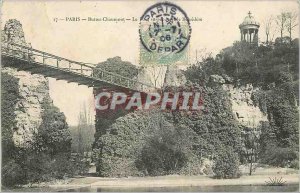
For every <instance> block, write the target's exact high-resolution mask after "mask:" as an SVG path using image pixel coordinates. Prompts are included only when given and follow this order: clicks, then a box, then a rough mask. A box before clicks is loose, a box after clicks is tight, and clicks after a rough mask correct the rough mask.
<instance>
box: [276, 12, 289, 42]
mask: <svg viewBox="0 0 300 193" xmlns="http://www.w3.org/2000/svg"><path fill="white" fill-rule="evenodd" d="M287 18H288V14H287V12H282V13H281V14H280V15H278V16H277V17H276V20H275V21H276V24H277V26H278V28H279V30H280V37H281V38H282V37H283V34H284V31H285V30H286V24H287V20H288V19H287Z"/></svg>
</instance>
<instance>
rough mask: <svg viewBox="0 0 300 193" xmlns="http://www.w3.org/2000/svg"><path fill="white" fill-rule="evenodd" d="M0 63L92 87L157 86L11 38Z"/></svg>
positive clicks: (144, 88)
mask: <svg viewBox="0 0 300 193" xmlns="http://www.w3.org/2000/svg"><path fill="white" fill-rule="evenodd" d="M1 55H2V56H1V63H2V66H3V67H13V68H16V69H17V70H18V71H20V70H22V71H28V72H30V73H31V74H41V75H43V76H45V77H52V78H55V79H57V80H66V81H68V82H76V83H78V84H79V85H86V86H89V87H95V88H97V87H114V88H116V89H117V88H122V89H124V88H125V89H130V90H133V91H141V92H149V91H153V90H156V88H155V87H152V86H150V85H147V84H144V83H141V82H138V81H137V80H133V79H131V78H128V77H124V76H120V75H118V74H115V73H111V72H108V71H105V70H102V69H99V68H95V67H94V66H91V65H89V64H85V63H82V62H76V61H72V60H69V59H66V58H62V57H59V56H55V55H52V54H49V53H46V52H42V51H39V50H36V49H33V48H30V47H26V46H22V45H18V44H15V43H11V42H5V43H2V48H1Z"/></svg>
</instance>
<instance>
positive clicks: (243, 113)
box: [210, 75, 268, 128]
mask: <svg viewBox="0 0 300 193" xmlns="http://www.w3.org/2000/svg"><path fill="white" fill-rule="evenodd" d="M210 80H211V81H212V82H214V83H216V84H220V85H222V87H223V89H224V90H226V91H227V92H228V93H229V99H230V101H231V104H232V111H233V113H234V115H235V117H236V119H237V120H238V122H239V123H240V124H241V125H243V126H245V127H249V128H257V127H258V126H259V125H260V122H261V121H268V118H267V115H264V114H263V112H262V111H261V110H260V109H259V107H257V106H255V105H254V103H253V101H252V99H251V96H252V93H254V92H256V91H257V90H258V88H254V87H253V86H252V85H251V84H247V85H246V86H237V87H235V86H234V85H233V84H231V81H232V80H231V79H230V78H229V77H222V76H219V75H211V76H210Z"/></svg>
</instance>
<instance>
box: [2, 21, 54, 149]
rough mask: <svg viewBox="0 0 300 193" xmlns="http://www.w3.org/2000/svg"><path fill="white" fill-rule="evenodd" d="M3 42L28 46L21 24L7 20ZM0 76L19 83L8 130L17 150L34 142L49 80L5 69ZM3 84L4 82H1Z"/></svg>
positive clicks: (3, 32) (46, 96)
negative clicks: (10, 78)
mask: <svg viewBox="0 0 300 193" xmlns="http://www.w3.org/2000/svg"><path fill="white" fill-rule="evenodd" d="M1 35H2V36H1V39H2V41H9V42H14V43H17V44H21V45H24V46H30V44H29V43H27V42H26V41H25V36H24V32H23V29H22V24H21V23H20V22H19V21H17V20H15V19H10V20H9V21H8V22H6V24H5V27H4V30H2V34H1ZM1 73H2V74H3V73H6V74H7V75H8V76H11V77H14V78H16V79H17V81H18V93H19V96H18V99H17V103H16V104H15V106H12V107H11V108H13V109H14V114H15V124H14V125H13V128H10V129H11V130H12V132H13V142H14V145H15V146H17V147H26V146H28V144H30V142H32V140H33V135H34V134H35V133H36V132H37V130H38V128H39V126H40V124H41V122H42V118H41V113H42V111H43V109H42V106H41V104H42V102H43V100H44V99H45V98H49V97H50V96H49V86H48V80H47V79H46V78H44V77H43V76H41V75H37V74H35V75H31V74H30V73H29V72H24V71H17V69H14V68H9V67H5V68H2V71H1ZM2 82H3V80H2Z"/></svg>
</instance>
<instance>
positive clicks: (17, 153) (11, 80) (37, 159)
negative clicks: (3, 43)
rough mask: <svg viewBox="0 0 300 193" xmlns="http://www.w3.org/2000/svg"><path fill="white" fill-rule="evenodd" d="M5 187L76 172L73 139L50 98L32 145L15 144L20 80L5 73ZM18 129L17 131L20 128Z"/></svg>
mask: <svg viewBox="0 0 300 193" xmlns="http://www.w3.org/2000/svg"><path fill="white" fill-rule="evenodd" d="M1 81H2V84H1V94H2V97H1V112H2V113H1V116H2V120H3V121H2V125H1V134H2V138H1V139H2V147H3V148H2V184H3V185H4V186H13V185H17V184H25V183H32V182H41V181H47V180H51V179H54V178H63V177H65V176H68V175H70V174H71V173H72V172H73V167H72V165H71V163H70V152H71V151H70V150H71V149H70V148H71V136H70V133H69V131H68V125H67V123H66V119H65V116H64V114H63V113H61V112H59V110H58V109H57V108H56V107H54V106H53V104H52V102H50V99H49V98H45V99H44V101H43V103H42V109H43V112H42V123H41V125H40V126H39V128H38V132H37V133H36V134H34V136H33V140H32V142H28V144H27V145H26V146H24V147H23V146H22V147H17V146H15V145H14V143H13V131H14V129H15V122H16V120H15V113H14V110H15V109H14V108H13V107H15V105H16V103H17V101H18V100H19V98H20V96H19V93H18V91H19V88H18V79H16V78H15V77H13V76H11V75H8V74H6V73H2V74H1ZM16 129H17V128H16Z"/></svg>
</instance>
